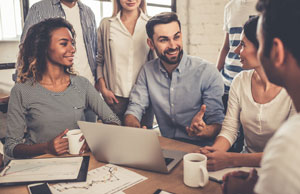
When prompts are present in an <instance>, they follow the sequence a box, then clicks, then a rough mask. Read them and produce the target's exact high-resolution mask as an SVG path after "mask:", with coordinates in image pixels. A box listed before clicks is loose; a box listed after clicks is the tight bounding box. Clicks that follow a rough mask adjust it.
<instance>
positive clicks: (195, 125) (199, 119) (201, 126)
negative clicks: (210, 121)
mask: <svg viewBox="0 0 300 194" xmlns="http://www.w3.org/2000/svg"><path fill="white" fill-rule="evenodd" d="M205 111H206V105H205V104H203V105H202V106H201V109H200V111H199V112H198V113H197V114H196V115H195V116H194V118H193V120H192V123H191V126H190V127H186V131H187V133H188V135H189V136H199V137H206V136H208V131H207V126H206V123H205V122H204V121H203V116H204V113H205Z"/></svg>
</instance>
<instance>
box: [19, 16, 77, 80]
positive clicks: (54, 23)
mask: <svg viewBox="0 0 300 194" xmlns="http://www.w3.org/2000/svg"><path fill="white" fill-rule="evenodd" d="M58 28H68V29H69V30H70V32H71V34H72V37H73V38H75V31H74V29H73V26H72V25H71V24H70V23H69V22H67V21H66V20H65V19H63V18H50V19H46V20H44V21H42V22H40V23H37V24H35V25H33V26H31V27H30V28H29V30H28V32H27V34H26V38H25V40H24V42H23V43H22V44H21V45H20V51H19V56H18V64H19V67H18V78H17V82H21V83H24V82H26V81H27V80H28V79H32V80H33V82H36V81H40V80H41V79H42V76H43V74H44V73H45V70H46V58H47V55H48V54H47V53H48V48H49V45H50V41H51V36H52V32H53V31H54V30H56V29H58ZM65 72H66V73H68V74H75V73H74V72H73V69H72V67H65Z"/></svg>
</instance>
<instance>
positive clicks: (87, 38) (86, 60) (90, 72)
mask: <svg viewBox="0 0 300 194" xmlns="http://www.w3.org/2000/svg"><path fill="white" fill-rule="evenodd" d="M55 17H62V18H64V19H66V20H68V22H70V23H71V24H72V25H73V27H74V30H75V32H76V38H75V42H76V54H75V58H74V65H73V68H74V70H75V71H76V72H77V73H78V74H79V75H81V76H83V77H85V78H87V79H88V80H89V81H90V82H91V83H92V84H93V85H94V84H95V82H96V81H97V80H98V79H97V78H98V77H97V75H96V71H97V70H96V55H97V32H96V21H95V15H94V13H93V11H92V10H91V9H90V8H89V7H88V6H86V5H84V4H83V3H81V2H80V1H78V0H42V1H39V2H37V3H35V4H33V5H32V6H31V8H30V9H29V12H28V15H27V17H26V20H25V23H24V28H23V33H22V36H21V41H20V42H21V43H22V42H23V41H24V39H25V37H26V34H27V31H28V29H29V28H30V27H31V26H32V25H34V24H36V23H39V22H41V21H43V20H45V19H48V18H55ZM16 75H17V73H16V74H15V76H16ZM15 76H14V79H16V77H15ZM85 116H86V120H88V121H95V120H96V115H95V114H94V113H93V112H92V111H91V110H86V111H85Z"/></svg>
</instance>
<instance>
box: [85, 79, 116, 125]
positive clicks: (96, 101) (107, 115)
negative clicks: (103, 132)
mask: <svg viewBox="0 0 300 194" xmlns="http://www.w3.org/2000/svg"><path fill="white" fill-rule="evenodd" d="M86 81H87V82H88V83H87V85H88V86H87V91H86V100H87V106H89V107H90V108H91V109H92V110H93V111H94V112H95V113H96V114H97V115H98V116H99V118H100V119H101V120H102V121H103V122H104V123H108V124H110V123H113V124H118V125H121V121H120V120H119V118H118V117H117V116H116V115H115V114H114V113H113V111H112V110H111V109H110V108H109V106H108V105H107V104H106V102H105V101H104V100H103V98H102V97H101V96H100V95H99V93H98V92H97V91H96V89H95V88H94V87H93V85H92V84H91V83H90V82H89V81H88V80H86Z"/></svg>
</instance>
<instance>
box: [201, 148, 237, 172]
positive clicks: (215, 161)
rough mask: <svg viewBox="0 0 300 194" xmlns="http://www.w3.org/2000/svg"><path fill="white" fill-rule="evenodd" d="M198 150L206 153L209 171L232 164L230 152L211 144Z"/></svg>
mask: <svg viewBox="0 0 300 194" xmlns="http://www.w3.org/2000/svg"><path fill="white" fill-rule="evenodd" d="M196 152H199V153H201V154H204V155H206V157H207V170H209V171H216V170H221V169H224V168H228V167H231V166H232V161H231V158H230V153H229V152H226V151H221V150H217V149H215V148H213V147H210V146H205V147H204V148H200V149H199V150H197V151H196Z"/></svg>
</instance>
